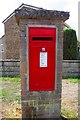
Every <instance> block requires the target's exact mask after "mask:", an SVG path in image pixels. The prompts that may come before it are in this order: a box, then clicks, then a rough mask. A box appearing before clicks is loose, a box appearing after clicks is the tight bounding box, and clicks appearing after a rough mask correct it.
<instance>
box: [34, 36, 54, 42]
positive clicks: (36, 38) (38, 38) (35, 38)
mask: <svg viewBox="0 0 80 120" xmlns="http://www.w3.org/2000/svg"><path fill="white" fill-rule="evenodd" d="M32 39H33V40H41V41H42V40H52V39H53V38H52V37H33V38H32Z"/></svg>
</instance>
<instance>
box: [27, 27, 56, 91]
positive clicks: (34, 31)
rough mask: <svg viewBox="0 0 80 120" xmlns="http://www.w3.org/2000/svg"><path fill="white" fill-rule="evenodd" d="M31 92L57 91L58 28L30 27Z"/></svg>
mask: <svg viewBox="0 0 80 120" xmlns="http://www.w3.org/2000/svg"><path fill="white" fill-rule="evenodd" d="M28 35H29V50H28V51H29V90H30V91H45V90H46V91H48V90H54V89H55V77H56V27H44V26H43V27H39V26H37V27H31V26H30V27H29V28H28Z"/></svg>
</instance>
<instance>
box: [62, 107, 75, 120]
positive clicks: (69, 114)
mask: <svg viewBox="0 0 80 120" xmlns="http://www.w3.org/2000/svg"><path fill="white" fill-rule="evenodd" d="M61 116H63V117H64V118H67V119H68V120H71V119H72V118H74V119H75V120H76V119H77V115H76V113H75V111H73V110H72V109H62V110H61Z"/></svg>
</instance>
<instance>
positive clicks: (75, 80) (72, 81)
mask: <svg viewBox="0 0 80 120" xmlns="http://www.w3.org/2000/svg"><path fill="white" fill-rule="evenodd" d="M67 80H69V81H70V82H71V83H75V84H76V83H80V79H78V78H67Z"/></svg>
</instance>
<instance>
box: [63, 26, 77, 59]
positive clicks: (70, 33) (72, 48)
mask: <svg viewBox="0 0 80 120" xmlns="http://www.w3.org/2000/svg"><path fill="white" fill-rule="evenodd" d="M63 33H64V34H63V59H64V60H76V59H77V58H78V49H77V36H76V31H75V30H73V29H71V28H66V29H64V32H63Z"/></svg>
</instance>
